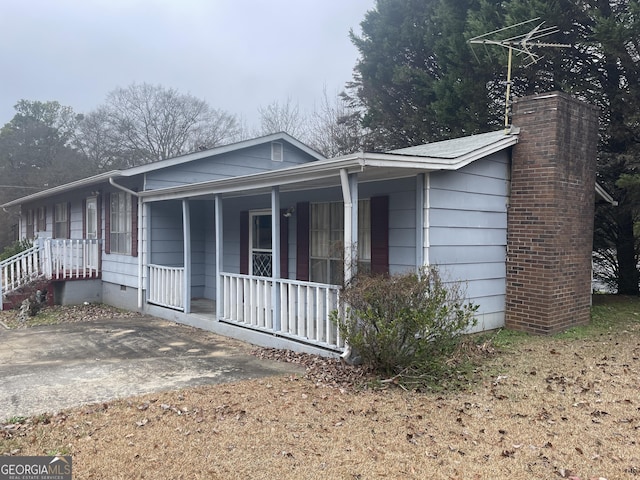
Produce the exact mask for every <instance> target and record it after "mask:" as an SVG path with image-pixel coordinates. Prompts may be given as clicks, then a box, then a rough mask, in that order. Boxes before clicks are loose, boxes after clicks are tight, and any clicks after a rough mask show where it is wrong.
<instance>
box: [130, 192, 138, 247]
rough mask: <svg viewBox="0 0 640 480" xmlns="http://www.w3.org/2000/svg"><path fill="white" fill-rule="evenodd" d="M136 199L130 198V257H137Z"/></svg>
mask: <svg viewBox="0 0 640 480" xmlns="http://www.w3.org/2000/svg"><path fill="white" fill-rule="evenodd" d="M138 201H139V200H138V197H134V196H133V195H132V196H131V256H132V257H137V256H138Z"/></svg>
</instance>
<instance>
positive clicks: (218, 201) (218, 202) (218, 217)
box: [214, 195, 224, 320]
mask: <svg viewBox="0 0 640 480" xmlns="http://www.w3.org/2000/svg"><path fill="white" fill-rule="evenodd" d="M214 221H215V226H216V320H220V319H221V318H222V312H223V310H222V307H223V305H222V289H223V288H224V285H223V282H222V277H221V275H220V274H221V272H222V258H223V256H222V198H221V197H220V195H216V196H215V218H214Z"/></svg>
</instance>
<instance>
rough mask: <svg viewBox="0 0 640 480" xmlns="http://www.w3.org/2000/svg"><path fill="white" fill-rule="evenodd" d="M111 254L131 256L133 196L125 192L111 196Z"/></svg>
mask: <svg viewBox="0 0 640 480" xmlns="http://www.w3.org/2000/svg"><path fill="white" fill-rule="evenodd" d="M109 240H110V252H111V253H121V254H124V255H130V254H131V195H129V194H128V193H125V192H114V193H112V194H111V203H110V234H109Z"/></svg>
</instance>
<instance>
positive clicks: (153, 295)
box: [147, 265, 184, 310]
mask: <svg viewBox="0 0 640 480" xmlns="http://www.w3.org/2000/svg"><path fill="white" fill-rule="evenodd" d="M183 286H184V267H166V266H162V265H149V298H148V299H147V301H148V302H149V303H153V304H155V305H160V306H162V307H168V308H173V309H176V310H184V293H183V291H184V290H183Z"/></svg>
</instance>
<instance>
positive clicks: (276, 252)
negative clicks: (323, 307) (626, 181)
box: [271, 186, 281, 332]
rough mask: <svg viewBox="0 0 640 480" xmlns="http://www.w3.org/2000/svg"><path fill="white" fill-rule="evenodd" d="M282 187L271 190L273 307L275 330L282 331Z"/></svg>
mask: <svg viewBox="0 0 640 480" xmlns="http://www.w3.org/2000/svg"><path fill="white" fill-rule="evenodd" d="M280 242H281V238H280V187H278V186H275V187H272V188H271V277H272V278H273V285H272V288H271V305H272V306H273V329H274V330H275V331H276V332H279V331H280V327H281V324H280V307H281V305H280V283H279V281H278V280H279V279H280Z"/></svg>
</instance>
